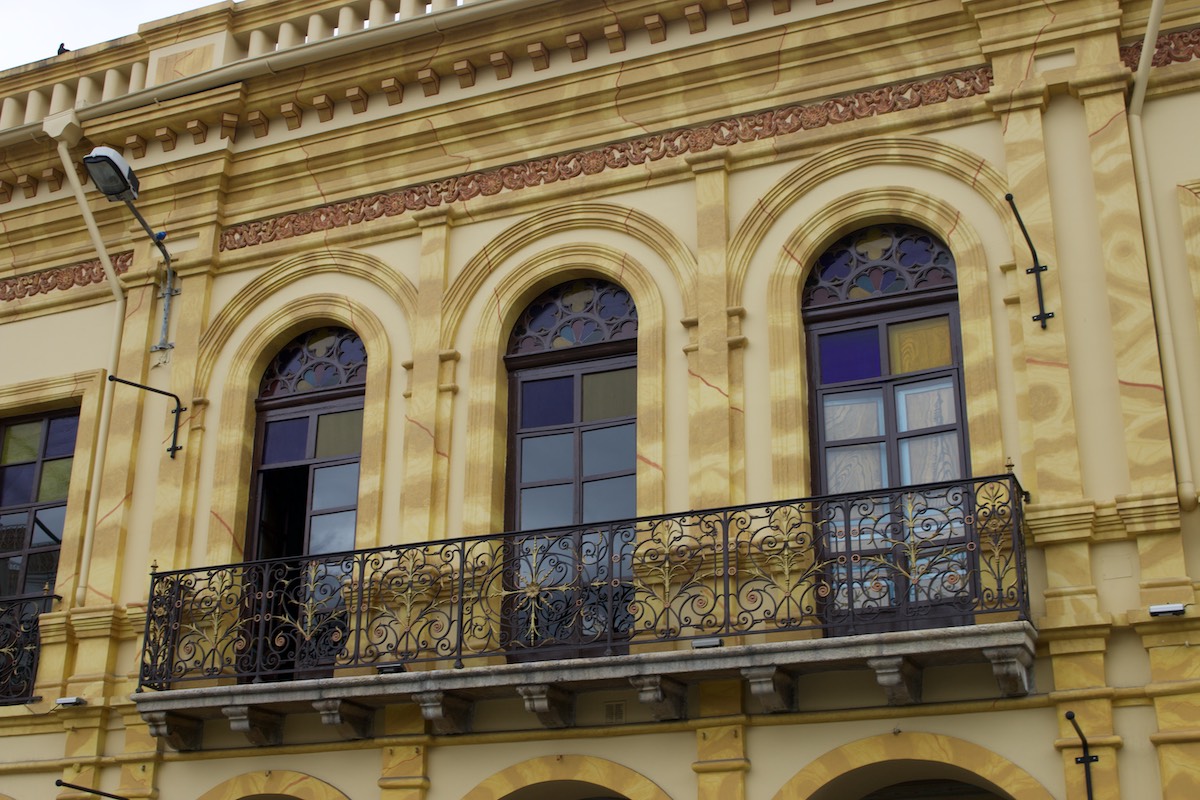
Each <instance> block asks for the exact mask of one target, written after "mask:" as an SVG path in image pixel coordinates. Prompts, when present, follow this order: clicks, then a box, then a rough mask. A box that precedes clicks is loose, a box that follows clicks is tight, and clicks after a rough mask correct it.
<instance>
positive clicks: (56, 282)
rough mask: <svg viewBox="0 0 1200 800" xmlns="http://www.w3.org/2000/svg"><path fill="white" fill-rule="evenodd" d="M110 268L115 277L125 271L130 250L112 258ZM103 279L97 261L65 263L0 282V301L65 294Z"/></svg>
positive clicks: (129, 257)
mask: <svg viewBox="0 0 1200 800" xmlns="http://www.w3.org/2000/svg"><path fill="white" fill-rule="evenodd" d="M112 262H113V269H115V270H116V271H117V274H118V275H120V274H123V273H126V272H128V271H129V267H130V266H132V265H133V251H132V250H127V251H125V252H123V253H117V254H116V255H115V256H113V257H112ZM103 280H104V267H103V266H101V264H100V259H99V258H93V259H92V260H90V261H81V262H79V263H78V264H67V265H65V266H62V267H53V268H51V269H45V270H42V271H41V272H31V273H29V274H27V275H17V276H14V277H12V278H4V279H0V302H9V301H12V300H20V299H21V298H24V297H32V296H33V295H38V294H49V293H50V292H55V291H66V290H67V289H73V288H74V287H76V286H90V285H92V284H95V283H100V282H101V281H103Z"/></svg>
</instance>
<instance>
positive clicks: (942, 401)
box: [801, 224, 974, 633]
mask: <svg viewBox="0 0 1200 800" xmlns="http://www.w3.org/2000/svg"><path fill="white" fill-rule="evenodd" d="M956 284H957V273H956V269H955V264H954V259H953V257H952V255H951V253H950V250H949V248H948V247H947V246H946V244H945V243H944V242H942V241H941V240H940V239H939V238H938V237H936V236H934V235H933V234H931V233H929V232H928V231H924V230H921V229H920V228H916V227H913V226H911V225H903V224H888V225H876V226H872V227H869V228H864V229H861V230H857V231H854V232H852V233H850V234H849V235H847V236H845V237H843V238H842V239H839V240H838V241H836V242H834V243H833V244H832V245H830V246H829V247H828V248H827V249H826V250H825V252H823V253H822V254H821V255H820V256H819V257H818V258H817V260H816V263H815V264H814V265H813V269H812V272H811V273H810V275H809V277H808V280H807V282H806V283H805V285H804V289H803V292H802V297H801V303H802V307H803V316H804V325H805V332H806V339H807V343H808V362H809V376H810V379H809V385H810V387H811V392H812V413H811V414H810V415H809V418H810V420H811V424H812V431H811V436H812V439H811V441H812V452H813V459H812V464H813V473H814V476H813V483H814V487H813V488H814V490H815V491H816V492H817V493H818V494H825V495H833V497H831V498H830V499H829V500H828V501H826V503H825V504H823V505H822V508H821V511H820V515H821V517H822V518H823V519H824V520H826V522H825V523H824V525H825V530H824V534H823V536H822V538H821V543H822V544H821V549H822V550H823V554H822V556H821V558H822V559H824V560H825V562H826V563H828V564H829V565H830V566H829V568H828V581H829V583H830V584H831V585H832V587H833V591H832V593H831V595H830V597H829V599H828V601H827V605H826V607H825V614H826V617H827V620H828V621H829V622H830V623H831V625H833V630H835V631H839V632H846V633H865V632H870V631H875V630H895V629H898V628H901V627H913V626H916V627H922V626H927V625H929V624H944V623H945V622H946V621H947V620H948V619H956V617H953V616H950V615H952V611H951V610H947V609H953V608H957V607H961V605H962V603H963V602H964V601H965V600H969V591H968V590H969V585H970V584H969V581H968V576H969V575H970V573H971V559H972V556H971V551H972V549H973V547H974V544H973V542H972V537H973V536H974V534H973V533H972V531H971V529H970V527H969V526H965V525H963V524H951V525H947V524H939V520H941V519H942V518H943V516H944V515H943V512H942V510H941V509H940V508H939V507H938V502H937V501H933V500H928V498H930V497H945V496H947V494H949V493H952V492H954V491H955V489H954V488H953V487H954V485H955V484H954V483H953V482H954V481H957V480H959V479H961V478H965V477H967V476H968V474H969V472H970V462H969V459H968V449H967V427H966V424H965V422H964V421H965V418H966V414H965V412H966V406H965V402H964V398H963V392H962V386H963V380H962V363H963V362H962V344H961V337H960V333H959V318H958V292H957V285H956ZM942 482H948V483H947V486H948V487H949V488H942V489H933V488H929V489H928V491H929V492H931V494H924V493H921V494H919V495H912V496H921V497H924V498H926V501H927V502H926V503H925V504H924V505H923V506H922V507H921V508H919V509H917V508H915V507H914V506H913V505H912V504H911V503H910V504H908V505H906V504H905V502H904V501H903V500H902V499H901V498H904V497H905V496H906V495H905V493H904V492H899V493H897V492H895V491H887V490H895V489H902V488H907V487H914V486H920V485H926V484H936V483H942ZM938 492H941V494H938ZM847 494H849V495H851V496H850V497H846V496H845V495H847ZM839 495H840V497H839ZM890 519H903V520H905V524H904V525H894V524H892V523H889V522H886V521H887V520H890ZM956 604H957V605H956ZM935 611H936V613H935ZM962 619H963V620H965V619H967V617H966V616H964V617H962ZM922 620H933V622H923V621H922ZM939 620H940V623H939V622H938V621H939Z"/></svg>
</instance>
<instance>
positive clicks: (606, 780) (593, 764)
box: [463, 755, 671, 800]
mask: <svg viewBox="0 0 1200 800" xmlns="http://www.w3.org/2000/svg"><path fill="white" fill-rule="evenodd" d="M463 800H671V798H670V796H669V795H667V793H666V792H664V791H663V790H662V789H660V788H659V787H658V786H657V785H656V784H655V783H654V782H653V781H651V780H650V779H648V778H646V777H645V776H644V775H642V774H640V773H638V772H634V771H633V770H631V769H629V768H628V767H624V766H621V765H620V764H617V763H616V762H613V761H609V760H607V759H604V758H596V757H595V756H584V755H557V756H543V757H541V758H531V759H529V760H528V761H522V762H520V763H519V764H513V765H512V766H511V767H508V768H507V769H503V770H501V771H499V772H497V773H495V774H494V775H492V776H491V777H489V778H487V779H485V780H484V781H483V782H482V783H480V784H479V785H478V786H476V787H475V788H474V789H472V790H471V791H470V792H468V793H467V794H466V795H464V797H463Z"/></svg>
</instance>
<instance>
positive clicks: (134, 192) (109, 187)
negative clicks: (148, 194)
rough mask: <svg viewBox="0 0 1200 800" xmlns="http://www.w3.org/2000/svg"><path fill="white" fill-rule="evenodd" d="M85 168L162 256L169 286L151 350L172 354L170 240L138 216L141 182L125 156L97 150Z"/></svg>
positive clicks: (85, 159) (87, 158)
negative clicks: (159, 329)
mask: <svg viewBox="0 0 1200 800" xmlns="http://www.w3.org/2000/svg"><path fill="white" fill-rule="evenodd" d="M83 166H84V167H85V168H86V169H87V172H88V175H90V176H91V178H92V183H94V184H96V188H97V189H99V190H100V191H101V192H103V193H104V195H105V196H106V197H107V198H108V200H109V202H112V203H115V202H117V201H118V200H122V201H124V203H125V205H126V207H127V208H128V209H129V211H130V213H131V214H133V216H134V218H135V219H137V221H138V222H139V223H141V226H142V230H144V231H145V232H146V235H147V236H149V237H150V240H151V241H153V242H154V246H155V247H157V248H158V252H160V253H162V257H163V261H165V262H166V265H167V276H166V285H165V286H164V287H163V292H162V294H161V295H159V296H160V297H161V298H162V301H163V321H162V336H161V337H160V338H159V341H158V344H156V345H154V346H153V347H152V348H150V349H151V350H170V349H171V348H172V347H174V346H175V345H173V344H171V343H170V342H168V341H167V323H168V322H169V321H170V319H171V298H172V297H173V296H175V295H177V294H179V290H178V289H176V288H175V272H174V271H173V270H172V269H171V254H170V253H168V252H167V248H166V247H164V246H163V239H165V238H167V234H166V232H165V231H162V232H159V233H155V232H154V231H152V230H151V229H150V226H149V225H148V224H147V223H146V220H145V219H144V218H143V217H142V215H141V214H140V213H139V212H138V210H137V207H136V206H134V204H133V201H134V200H136V199H137V198H138V187H139V184H138V178H137V175H136V174H135V173H134V171H133V167H131V166H129V162H128V161H126V160H125V157H124V156H123V155H121V154H120V153H118V152H117V151H116V150H114V149H113V148H111V147H103V146H101V147H97V148H94V149H93V150H92V152H90V153H88V154H87V155H86V156H84V157H83Z"/></svg>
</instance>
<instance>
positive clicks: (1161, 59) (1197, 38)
mask: <svg viewBox="0 0 1200 800" xmlns="http://www.w3.org/2000/svg"><path fill="white" fill-rule="evenodd" d="M1141 57H1142V43H1141V42H1137V43H1136V44H1131V45H1127V46H1125V47H1122V48H1121V60H1122V61H1123V62H1125V66H1127V67H1129V68H1130V69H1134V70H1135V69H1137V65H1138V60H1139V59H1141ZM1197 58H1200V28H1194V29H1192V30H1190V31H1171V32H1170V33H1164V34H1161V35H1160V36H1159V37H1158V39H1157V41H1156V42H1155V46H1154V60H1153V61H1152V62H1150V63H1151V65H1152V66H1155V67H1165V66H1168V65H1170V64H1182V63H1184V62H1186V61H1193V60H1195V59H1197Z"/></svg>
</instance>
